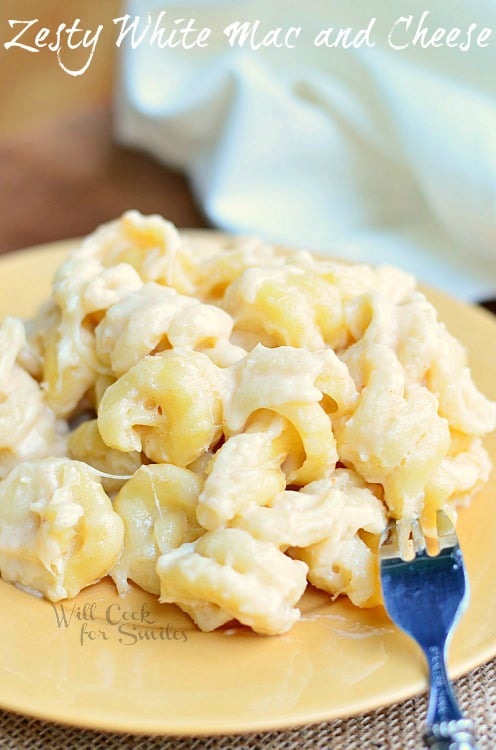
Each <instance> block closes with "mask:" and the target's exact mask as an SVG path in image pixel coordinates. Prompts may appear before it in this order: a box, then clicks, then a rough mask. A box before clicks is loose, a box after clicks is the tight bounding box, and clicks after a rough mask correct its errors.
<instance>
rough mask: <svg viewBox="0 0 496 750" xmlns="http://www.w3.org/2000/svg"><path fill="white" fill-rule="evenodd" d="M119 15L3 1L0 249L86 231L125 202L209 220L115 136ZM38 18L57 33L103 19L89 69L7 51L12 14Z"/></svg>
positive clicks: (185, 191)
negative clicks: (75, 70) (74, 71)
mask: <svg viewBox="0 0 496 750" xmlns="http://www.w3.org/2000/svg"><path fill="white" fill-rule="evenodd" d="M120 15H122V7H121V2H120V0H0V252H7V251H10V250H14V249H17V248H22V247H27V246H30V245H34V244H38V243H42V242H49V241H52V240H57V239H61V238H66V237H73V236H79V235H81V234H86V233H87V232H89V231H91V230H92V229H94V228H95V226H96V225H97V224H99V223H101V222H102V221H107V220H109V219H112V218H114V217H116V216H117V215H119V214H120V213H122V212H123V211H124V210H126V209H128V208H137V209H140V210H141V211H143V212H145V213H151V212H158V213H162V214H163V215H166V216H167V218H170V219H171V220H172V221H174V222H175V223H176V224H177V225H178V226H181V227H197V226H206V220H205V218H204V217H203V216H202V215H201V212H200V211H199V209H198V208H197V207H196V205H195V202H194V200H193V197H192V195H191V193H190V191H189V188H188V186H187V183H186V181H185V179H184V178H183V177H182V176H181V175H179V174H177V173H175V172H173V171H171V170H168V169H166V168H164V167H162V166H160V165H158V164H157V163H155V162H154V161H152V160H151V159H149V158H148V157H147V156H145V155H144V154H142V153H139V152H137V151H131V150H129V149H124V148H122V147H119V146H117V145H116V144H115V143H114V142H113V139H112V120H111V102H112V91H113V87H114V80H115V75H116V70H117V68H118V60H117V56H118V50H117V49H116V47H115V27H114V25H113V23H112V19H113V18H115V17H118V16H120ZM34 18H37V19H39V23H37V24H36V29H39V28H41V27H43V26H46V27H47V28H50V29H53V30H54V33H53V35H52V36H51V39H53V38H54V34H55V30H56V28H57V26H58V25H59V24H60V23H62V22H65V23H66V24H68V25H71V24H72V22H73V21H74V19H75V18H80V19H81V27H82V28H83V29H87V28H88V29H93V30H94V29H96V28H97V26H98V25H99V24H100V23H101V24H103V25H104V30H103V32H102V35H101V37H100V39H99V42H98V45H97V48H96V52H95V55H94V58H93V60H92V63H91V66H90V67H89V69H88V70H87V71H86V73H84V74H83V75H81V76H78V77H74V76H70V75H68V74H67V73H65V72H64V71H63V70H62V69H61V68H60V67H59V64H58V62H57V56H56V54H55V53H53V52H50V51H48V50H47V49H43V50H40V51H39V52H36V53H34V52H28V51H25V50H22V49H17V48H11V49H7V50H6V49H5V48H4V43H5V42H7V41H9V40H10V39H12V37H13V33H14V32H13V31H12V29H11V28H10V26H9V23H8V22H9V20H10V19H17V20H31V19H34ZM18 28H21V27H18ZM34 28H35V26H33V30H34ZM33 36H34V35H33V33H32V32H31V30H29V31H28V32H27V33H26V37H25V39H26V41H27V43H28V44H32V43H33ZM47 41H50V38H49V39H47ZM70 54H72V55H73V57H72V58H70V60H71V61H74V67H78V66H77V61H78V57H77V55H78V52H77V51H76V52H73V53H70ZM86 57H87V52H86V53H85V55H84V59H86ZM66 59H69V58H66Z"/></svg>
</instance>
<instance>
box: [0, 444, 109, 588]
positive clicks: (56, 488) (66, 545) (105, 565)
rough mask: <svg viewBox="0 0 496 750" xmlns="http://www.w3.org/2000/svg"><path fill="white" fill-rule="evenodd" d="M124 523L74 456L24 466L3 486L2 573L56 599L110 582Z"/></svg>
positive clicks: (0, 516)
mask: <svg viewBox="0 0 496 750" xmlns="http://www.w3.org/2000/svg"><path fill="white" fill-rule="evenodd" d="M123 536H124V529H123V523H122V521H121V519H120V518H119V516H118V515H117V513H114V511H113V509H112V504H111V502H110V500H109V498H108V497H107V495H106V494H105V492H104V491H103V489H102V486H101V484H100V482H99V481H98V479H97V478H96V477H95V475H94V472H92V470H91V469H90V468H88V467H87V466H86V465H85V464H83V463H80V462H77V461H70V460H69V459H67V458H55V459H44V460H40V461H33V462H25V463H22V464H19V466H17V467H16V468H15V469H13V470H12V471H11V472H10V474H9V475H8V477H7V478H6V479H4V480H3V481H2V482H1V483H0V571H1V574H2V578H4V580H6V581H11V582H15V583H18V584H21V585H22V586H25V587H27V588H29V589H32V590H34V591H37V592H40V593H41V594H43V595H44V596H45V597H46V598H47V599H50V600H51V601H59V600H60V599H66V598H71V597H73V596H76V594H78V593H79V591H80V590H81V589H82V588H84V587H86V586H89V585H90V584H92V583H95V582H96V581H98V580H99V579H100V578H102V577H103V576H106V575H107V573H108V572H109V570H110V568H111V567H112V566H113V565H114V563H115V561H116V560H117V558H118V556H119V554H120V552H121V549H122V543H123Z"/></svg>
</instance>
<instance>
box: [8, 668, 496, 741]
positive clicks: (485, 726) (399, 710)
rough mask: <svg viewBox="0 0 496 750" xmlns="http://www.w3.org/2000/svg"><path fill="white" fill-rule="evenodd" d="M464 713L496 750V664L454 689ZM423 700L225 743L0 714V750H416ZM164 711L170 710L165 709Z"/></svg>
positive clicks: (232, 738)
mask: <svg viewBox="0 0 496 750" xmlns="http://www.w3.org/2000/svg"><path fill="white" fill-rule="evenodd" d="M456 693H457V695H458V698H459V701H460V704H461V706H462V710H463V711H465V713H466V714H467V715H469V716H470V717H471V718H472V719H473V720H474V721H475V723H476V726H477V734H478V739H479V748H480V750H494V748H496V721H495V718H496V659H494V660H493V661H491V662H489V663H488V664H485V665H484V666H482V667H479V668H478V669H476V670H474V671H473V672H471V673H470V674H468V675H466V676H464V677H462V678H460V679H459V680H458V681H457V683H456ZM426 706H427V701H426V697H425V696H419V697H417V698H412V699H411V700H409V701H406V702H404V703H400V704H397V705H394V706H391V707H389V708H386V709H382V710H378V711H374V712H373V713H369V714H365V715H362V716H358V717H354V718H351V719H343V720H338V721H333V722H329V723H322V724H316V725H311V726H305V727H301V728H299V729H295V730H292V731H287V732H261V733H257V734H249V735H243V736H240V735H232V736H222V737H190V738H176V737H143V736H138V735H131V734H123V735H119V734H111V733H106V732H94V731H90V730H81V729H76V728H73V727H66V726H61V725H59V724H52V723H49V722H44V721H38V720H36V719H30V718H27V717H24V716H18V715H16V714H12V713H8V712H0V748H1V749H2V750H3V749H4V748H26V750H28V749H29V750H41V748H53V749H54V750H59V748H60V750H73V749H78V750H116V749H117V748H119V749H121V748H123V749H124V750H126V749H127V748H134V750H231V749H232V750H259V748H260V749H262V748H263V749H264V750H312V749H313V748H315V749H316V750H317V749H318V750H321V749H322V750H324V748H325V749H326V750H358V749H360V750H416V749H417V748H421V747H422V742H421V739H420V738H421V733H422V726H423V722H424V718H425V712H426ZM164 710H166V708H165V707H164Z"/></svg>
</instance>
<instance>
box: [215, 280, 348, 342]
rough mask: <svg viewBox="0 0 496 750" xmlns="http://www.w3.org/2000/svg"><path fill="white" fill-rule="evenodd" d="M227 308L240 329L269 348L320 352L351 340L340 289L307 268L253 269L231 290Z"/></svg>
mask: <svg viewBox="0 0 496 750" xmlns="http://www.w3.org/2000/svg"><path fill="white" fill-rule="evenodd" d="M223 305H224V307H225V309H226V310H227V311H228V312H230V313H231V315H232V316H233V318H234V321H235V328H236V330H239V331H248V332H249V333H250V334H253V333H255V334H256V335H257V337H258V339H259V340H260V341H261V342H262V343H263V344H266V345H268V346H285V345H286V346H294V347H304V348H305V349H308V350H317V349H323V348H324V347H325V346H331V347H333V348H340V347H343V346H344V345H345V343H346V341H347V337H346V331H345V329H344V327H343V308H342V303H341V295H340V293H339V290H338V288H337V287H336V286H335V285H333V284H330V283H328V282H327V281H326V280H324V279H322V278H321V277H320V276H319V275H318V274H316V273H313V272H312V271H311V270H308V269H302V268H298V267H295V266H289V265H287V266H283V267H281V268H250V269H248V270H246V271H244V273H242V274H241V275H240V276H238V278H237V279H236V280H235V281H234V282H233V283H232V284H231V285H230V287H229V288H228V290H227V292H226V294H225V297H224V300H223Z"/></svg>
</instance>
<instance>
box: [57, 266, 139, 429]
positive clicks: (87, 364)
mask: <svg viewBox="0 0 496 750" xmlns="http://www.w3.org/2000/svg"><path fill="white" fill-rule="evenodd" d="M141 285H142V281H141V279H140V278H139V276H138V274H137V273H136V271H135V270H134V269H133V268H132V267H131V266H129V265H126V264H120V265H118V266H114V267H112V268H108V269H105V268H104V267H103V266H101V265H100V264H99V263H98V262H97V261H95V260H92V259H90V260H88V261H86V260H82V259H81V258H74V257H70V258H69V260H68V261H66V263H64V264H63V265H62V266H61V268H60V269H59V270H58V272H57V273H56V275H55V280H54V285H53V298H54V300H55V302H56V304H57V309H58V316H57V318H56V320H55V324H54V325H53V326H52V327H51V328H50V329H49V331H48V332H47V335H46V340H45V350H44V367H43V380H44V384H45V388H46V393H47V400H48V403H49V404H50V406H51V407H52V408H53V409H54V411H55V412H56V413H57V414H58V415H59V416H65V417H67V416H71V415H72V414H73V412H74V410H75V409H76V407H77V405H78V403H79V402H80V400H81V399H82V398H83V396H84V394H85V393H86V391H87V390H88V389H89V388H90V387H91V386H92V385H93V384H94V382H95V379H96V377H97V375H98V373H99V371H100V369H101V368H100V366H99V363H98V359H97V356H96V351H95V335H94V330H95V326H96V325H97V324H98V322H99V321H100V318H101V316H102V315H103V313H104V312H105V310H106V309H107V307H109V306H111V305H113V304H115V303H116V302H117V301H118V300H119V299H121V298H123V297H125V296H127V295H128V294H129V293H130V292H131V291H132V290H133V289H136V288H138V287H140V286H141Z"/></svg>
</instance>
